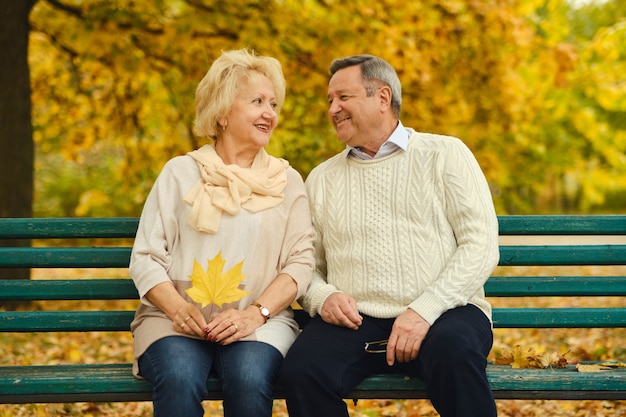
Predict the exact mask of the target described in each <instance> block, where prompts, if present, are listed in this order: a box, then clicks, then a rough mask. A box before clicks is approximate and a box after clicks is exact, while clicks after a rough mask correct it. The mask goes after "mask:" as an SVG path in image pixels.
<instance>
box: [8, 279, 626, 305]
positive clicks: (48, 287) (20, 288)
mask: <svg viewBox="0 0 626 417" xmlns="http://www.w3.org/2000/svg"><path fill="white" fill-rule="evenodd" d="M0 288H2V291H0V300H117V299H120V300H132V299H137V298H138V297H139V295H138V294H137V289H136V288H135V285H134V283H133V281H132V280H131V279H130V278H104V279H58V280H10V279H9V280H0ZM485 292H486V294H487V296H488V297H545V296H562V297H568V296H626V276H493V277H491V278H489V280H488V281H487V283H486V284H485Z"/></svg>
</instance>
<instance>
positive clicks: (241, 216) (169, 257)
mask: <svg viewBox="0 0 626 417" xmlns="http://www.w3.org/2000/svg"><path fill="white" fill-rule="evenodd" d="M199 179H200V170H199V168H198V165H197V164H196V162H195V161H194V160H193V159H192V158H191V157H190V156H187V155H186V156H179V157H176V158H174V159H172V160H170V161H169V162H168V163H167V164H166V165H165V167H164V168H163V170H162V171H161V173H160V174H159V177H158V178H157V181H156V182H155V185H154V187H153V188H152V190H151V191H150V194H149V195H148V198H147V200H146V203H145V205H144V209H143V212H142V215H141V219H140V221H139V228H138V230H137V236H136V238H135V243H134V246H133V250H132V255H131V259H130V275H131V277H132V279H133V280H134V282H135V286H136V287H137V289H138V291H139V295H140V297H141V305H140V306H139V308H138V310H137V313H136V314H135V320H134V321H133V322H132V323H131V331H132V333H133V337H134V351H135V352H134V353H135V364H134V365H135V366H134V368H133V371H134V373H135V375H137V359H138V358H139V357H140V356H141V355H142V354H143V352H144V351H145V350H146V349H147V348H148V347H149V346H150V345H151V344H152V343H153V342H155V341H156V340H158V339H160V338H162V337H166V336H170V335H177V334H178V333H177V332H176V331H175V330H174V329H173V326H172V321H171V320H170V319H169V318H168V317H167V316H166V315H165V313H163V312H162V311H161V310H159V309H157V308H156V307H154V306H153V305H152V304H151V303H150V302H149V301H148V300H147V299H146V298H145V297H144V296H145V294H146V293H147V292H148V291H149V290H150V289H151V288H153V287H154V286H156V285H157V284H159V283H162V282H172V283H173V284H174V286H175V287H176V288H177V290H178V292H179V293H180V294H181V295H182V296H183V297H185V298H186V299H187V300H188V301H190V302H193V301H192V300H191V299H190V298H189V296H188V295H187V294H186V293H185V290H186V289H188V288H190V287H191V280H190V278H189V276H190V274H191V273H192V269H193V264H194V261H197V262H198V263H199V264H200V265H201V266H202V267H203V268H204V269H206V268H207V262H208V261H209V260H211V259H213V258H214V257H215V255H217V254H218V253H221V256H222V257H223V258H224V260H225V261H226V265H225V268H224V269H225V270H229V269H231V268H232V267H233V266H235V265H236V264H238V263H240V262H243V269H242V273H243V274H244V275H245V276H246V278H245V280H244V281H243V283H242V284H243V288H242V289H243V290H245V291H249V292H250V294H249V295H247V296H245V297H244V298H242V299H241V300H240V301H238V302H235V303H231V304H224V305H223V306H222V308H223V309H226V308H239V309H242V310H243V309H245V308H246V307H248V306H249V305H250V304H251V303H252V302H253V301H254V300H255V299H256V298H257V297H258V296H259V295H260V294H261V293H262V292H263V290H265V288H267V286H268V285H269V284H270V283H271V282H272V281H273V280H274V278H275V277H276V276H277V275H278V274H279V273H285V274H288V275H290V276H291V277H292V278H293V279H294V280H295V281H296V283H297V284H298V296H301V295H302V294H303V293H304V291H305V290H306V288H307V286H308V284H309V282H310V281H311V276H312V270H313V246H312V241H313V228H312V225H311V217H310V214H309V204H308V200H307V196H306V191H305V188H304V183H303V181H302V177H301V176H300V174H299V173H298V172H296V171H295V170H294V169H293V168H287V184H286V187H285V189H284V195H285V197H284V200H283V201H282V202H281V203H280V204H278V205H277V206H276V207H273V208H269V209H266V210H261V211H258V212H251V211H248V210H245V209H243V208H242V209H241V210H240V211H239V213H238V214H236V215H234V216H231V215H228V214H226V213H224V214H222V216H221V221H220V225H219V229H218V230H217V232H216V233H214V234H209V233H203V232H199V231H197V230H195V229H194V228H193V227H192V226H191V225H190V224H189V222H188V216H189V213H190V210H191V206H190V205H189V204H187V203H185V202H184V201H183V198H184V197H185V196H186V195H187V193H188V192H189V190H191V189H192V188H193V187H194V186H195V184H196V183H197V181H198V180H199ZM199 307H200V306H199ZM202 311H203V312H204V313H205V317H206V318H207V319H208V318H209V315H213V316H214V315H216V314H217V312H219V311H220V309H219V308H217V307H216V306H215V305H213V304H211V305H210V306H206V307H205V308H204V309H202ZM298 333H299V330H298V324H297V323H296V322H295V320H294V319H293V312H292V311H291V309H287V310H284V311H282V312H281V313H279V314H277V315H275V316H273V317H272V318H271V319H270V320H269V321H268V322H267V323H265V324H264V325H263V326H261V327H259V328H258V329H257V330H256V331H255V332H254V333H253V334H252V335H250V336H248V337H247V338H246V339H245V340H258V341H262V342H266V343H269V344H271V345H272V346H274V347H276V348H277V349H278V350H279V351H280V352H281V353H282V354H283V355H284V354H286V352H287V350H288V349H289V347H290V346H291V344H292V343H293V341H294V340H295V338H296V336H297V335H298ZM207 343H209V342H207Z"/></svg>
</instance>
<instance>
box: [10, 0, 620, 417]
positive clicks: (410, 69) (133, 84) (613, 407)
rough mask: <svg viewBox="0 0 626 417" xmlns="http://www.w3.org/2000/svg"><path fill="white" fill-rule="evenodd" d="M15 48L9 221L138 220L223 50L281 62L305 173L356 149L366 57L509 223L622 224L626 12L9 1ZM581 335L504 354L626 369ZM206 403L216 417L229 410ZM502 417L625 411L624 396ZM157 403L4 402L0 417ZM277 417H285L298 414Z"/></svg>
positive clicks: (49, 343) (39, 350)
mask: <svg viewBox="0 0 626 417" xmlns="http://www.w3.org/2000/svg"><path fill="white" fill-rule="evenodd" d="M0 47H1V49H2V52H1V53H2V61H3V63H2V70H1V71H0V91H3V94H2V96H0V147H1V149H2V152H0V192H2V195H3V196H4V197H3V199H0V215H2V217H26V216H31V215H32V216H36V217H73V216H88V217H99V216H138V215H139V214H140V212H141V208H142V205H143V202H144V200H145V198H146V196H147V193H148V191H149V189H150V188H151V186H152V184H153V182H154V180H155V178H156V176H157V175H158V172H159V171H160V169H161V167H162V166H163V164H164V163H165V161H167V160H168V159H170V158H172V157H173V156H176V155H180V154H183V153H185V152H188V151H190V150H192V149H195V148H197V147H199V146H200V145H202V144H203V143H204V139H203V138H198V137H196V136H194V135H193V133H192V126H193V118H194V91H195V88H196V86H197V84H198V82H199V81H200V79H201V78H202V77H203V76H204V74H205V73H206V71H207V70H208V68H209V66H210V65H211V63H212V62H213V60H214V59H215V58H216V57H217V56H219V55H220V54H221V51H223V50H228V49H239V48H242V47H248V48H251V49H254V50H255V51H257V52H258V53H260V54H263V55H270V56H274V57H276V58H277V59H278V60H279V61H280V62H281V63H282V65H283V70H284V73H285V77H286V79H287V97H286V101H285V105H284V106H283V109H282V112H281V115H280V123H279V126H278V128H277V129H276V131H275V133H274V136H273V138H272V142H271V144H270V146H269V147H268V151H269V152H270V153H271V154H273V155H275V156H279V157H284V158H286V159H288V160H289V161H290V163H291V164H292V165H293V166H294V167H295V168H296V169H297V170H298V171H299V172H300V173H301V174H302V175H303V177H306V175H307V174H308V173H309V172H310V170H311V169H312V168H313V167H314V166H316V165H317V164H318V163H320V162H321V161H324V160H325V159H327V158H328V157H330V156H332V155H333V154H335V153H336V152H338V151H340V150H341V149H342V144H341V143H339V142H338V141H337V140H336V136H335V133H334V131H333V130H332V127H331V126H330V124H329V122H328V118H327V108H328V104H327V100H326V87H327V81H328V67H329V64H330V62H331V61H332V60H333V59H334V58H337V57H341V56H345V55H351V54H356V53H370V54H375V55H379V56H381V57H382V58H384V59H386V60H387V61H389V62H390V63H391V64H392V65H393V66H394V67H395V68H396V69H397V70H398V75H399V77H400V80H401V82H402V85H403V110H402V114H401V119H402V121H403V123H404V124H405V126H410V127H413V128H415V129H416V130H420V131H425V132H433V133H441V134H447V135H453V136H457V137H459V138H461V139H462V140H463V141H464V142H465V143H466V144H467V145H468V146H469V147H470V149H471V150H472V151H473V152H474V154H475V155H476V157H477V159H478V161H479V163H480V165H481V167H482V168H483V170H484V172H485V175H486V176H487V179H488V181H489V184H490V187H491V190H492V193H493V197H494V203H495V205H496V210H497V212H498V214H501V215H504V214H579V213H624V212H626V2H624V1H623V0H597V1H581V0H578V1H567V0H423V1H414V0H402V1H396V0H377V1H372V0H345V1H336V0H298V1H296V0H266V1H251V0H248V1H244V0H228V1H213V0H23V1H22V0H0ZM124 273H125V272H124V271H122V272H120V274H122V275H123V274H124ZM588 273H590V274H592V273H594V274H595V273H598V271H596V270H589V271H588ZM621 273H622V274H623V273H624V272H623V271H622V272H621ZM42 274H43V275H42ZM42 276H43V277H45V272H39V275H37V274H35V276H34V278H38V277H42ZM107 276H110V274H109V275H107ZM123 276H127V275H123ZM553 302H554V301H553ZM556 302H558V300H557V301H556ZM581 302H583V301H581ZM607 303H622V304H623V300H607ZM126 307H127V308H129V309H132V308H134V306H126ZM582 332H583V331H580V330H577V334H576V335H575V336H573V335H572V334H567V332H565V331H551V332H549V333H538V332H537V331H535V332H527V333H523V332H522V331H520V332H518V331H511V330H510V329H509V330H506V333H498V334H496V338H497V339H498V340H497V341H496V344H495V347H494V349H497V348H498V347H500V348H502V347H507V346H508V347H512V346H513V345H514V344H518V343H524V344H538V345H539V348H540V349H554V350H559V351H560V352H561V353H562V352H563V351H567V350H572V351H574V352H579V353H578V354H580V355H582V356H585V357H592V358H599V359H605V358H614V359H620V358H621V359H622V360H623V359H624V357H625V356H626V348H625V345H626V335H625V334H624V331H623V329H621V330H616V331H611V330H606V329H605V330H602V331H601V333H597V334H596V333H593V332H587V331H584V333H582ZM83 337H84V338H85V340H81V339H80V338H83ZM86 338H93V339H89V340H87V339H86ZM98 341H100V342H101V343H97V342H98ZM130 343H131V341H129V340H127V339H125V337H123V338H120V336H119V335H116V334H113V335H111V336H110V337H103V336H102V335H93V336H90V335H82V334H81V335H78V336H76V335H72V337H71V338H69V337H68V336H67V335H57V334H50V335H42V337H41V339H40V340H38V341H33V340H31V339H24V340H21V339H20V338H19V336H16V338H15V339H12V340H4V341H3V343H2V346H3V347H2V348H0V349H2V352H0V353H1V354H0V356H1V357H2V358H3V359H2V361H3V362H2V363H6V364H9V363H11V364H16V363H39V362H40V363H46V362H49V361H50V359H51V358H52V360H54V361H69V362H71V361H82V362H85V361H93V360H109V361H110V360H121V361H128V360H130V359H131V358H132V351H131V350H130V349H131V348H130ZM94 344H96V345H98V346H99V347H98V348H97V349H95V350H93V351H91V350H90V349H91V348H89V349H87V348H86V347H87V346H88V345H94ZM25 352H26V353H27V354H25ZM581 352H582V353H581ZM206 408H207V415H220V414H219V413H220V411H219V408H220V405H219V403H207V406H206ZM498 408H499V412H500V415H501V416H507V415H510V416H535V415H536V416H543V415H553V416H604V415H606V416H609V415H610V416H617V415H626V414H625V413H626V411H624V409H626V402H606V401H595V402H584V401H583V402H580V401H577V402H568V401H537V402H533V401H498ZM149 409H150V404H147V403H134V404H133V403H131V404H113V405H109V404H104V405H102V404H75V405H24V406H0V416H9V415H11V416H20V415H24V416H30V415H37V416H39V415H41V416H48V415H68V416H73V415H89V414H91V415H107V416H108V415H119V416H131V415H137V416H139V415H150V411H149ZM351 413H353V415H354V416H376V415H386V416H412V417H417V416H433V415H436V414H434V411H433V410H432V408H430V406H429V404H428V402H427V401H404V402H398V401H381V402H376V401H360V402H359V404H358V405H357V406H352V405H351ZM275 415H277V416H278V415H286V412H285V411H284V404H283V403H281V402H277V405H276V412H275Z"/></svg>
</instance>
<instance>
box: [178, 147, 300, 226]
mask: <svg viewBox="0 0 626 417" xmlns="http://www.w3.org/2000/svg"><path fill="white" fill-rule="evenodd" d="M188 155H189V156H191V157H192V158H193V159H194V160H195V161H196V163H197V164H198V167H199V168H200V174H201V176H202V178H200V179H199V180H198V182H197V183H196V185H194V187H193V188H192V189H191V191H189V193H187V195H186V196H185V198H184V200H185V202H186V203H187V204H190V205H191V206H192V207H191V213H190V214H189V217H188V221H189V224H191V226H192V227H193V228H194V229H196V230H198V231H201V232H205V233H215V232H217V229H218V228H219V225H220V219H221V217H222V212H223V211H225V212H226V213H228V214H230V215H231V216H234V215H235V214H237V213H239V209H240V208H241V207H243V208H245V209H246V210H249V211H252V212H257V211H261V210H265V209H267V208H270V207H275V206H277V205H278V204H280V203H281V202H282V201H283V199H284V198H285V195H284V193H283V191H284V190H285V186H286V184H287V167H288V166H289V163H288V162H287V161H285V160H284V159H279V158H274V157H272V156H270V155H268V154H267V152H265V150H264V149H261V150H260V151H259V153H258V154H257V155H256V156H255V158H254V161H253V162H252V167H251V168H241V167H240V166H238V165H225V164H224V162H223V161H222V159H221V158H220V157H219V156H218V155H217V153H216V152H215V145H204V146H203V147H201V148H200V149H197V150H195V151H193V152H189V153H188Z"/></svg>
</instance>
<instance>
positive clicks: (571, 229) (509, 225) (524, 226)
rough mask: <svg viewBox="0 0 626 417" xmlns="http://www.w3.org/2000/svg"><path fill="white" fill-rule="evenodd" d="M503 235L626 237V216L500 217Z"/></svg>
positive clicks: (499, 221)
mask: <svg viewBox="0 0 626 417" xmlns="http://www.w3.org/2000/svg"><path fill="white" fill-rule="evenodd" d="M498 223H499V227H500V234H501V235H626V215H575V216H568V215H550V216H538V215H530V216H498Z"/></svg>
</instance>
